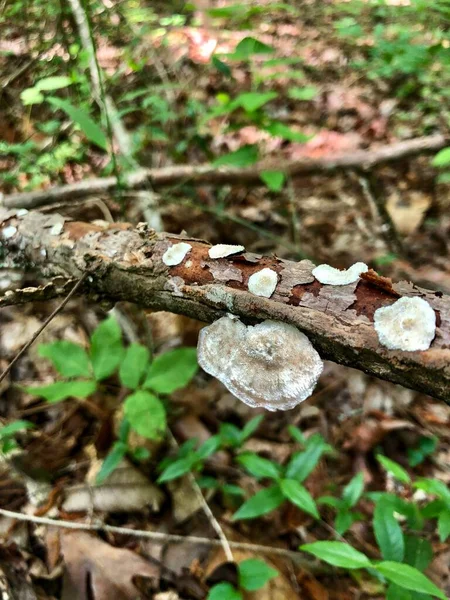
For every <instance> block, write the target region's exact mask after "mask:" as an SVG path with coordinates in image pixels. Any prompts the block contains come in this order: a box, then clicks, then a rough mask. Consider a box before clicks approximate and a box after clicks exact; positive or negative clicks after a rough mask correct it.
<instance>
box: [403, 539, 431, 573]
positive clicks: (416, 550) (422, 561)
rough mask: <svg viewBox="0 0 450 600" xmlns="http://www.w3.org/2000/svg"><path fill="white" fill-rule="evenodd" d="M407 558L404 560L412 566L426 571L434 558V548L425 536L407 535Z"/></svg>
mask: <svg viewBox="0 0 450 600" xmlns="http://www.w3.org/2000/svg"><path fill="white" fill-rule="evenodd" d="M404 537H405V558H404V559H403V562H405V563H406V564H408V565H411V567H415V568H416V569H419V571H422V572H423V571H425V569H426V568H428V566H429V564H430V563H431V561H432V559H433V548H432V546H431V544H430V542H429V541H428V540H427V539H425V538H424V537H418V536H416V535H405V536H404Z"/></svg>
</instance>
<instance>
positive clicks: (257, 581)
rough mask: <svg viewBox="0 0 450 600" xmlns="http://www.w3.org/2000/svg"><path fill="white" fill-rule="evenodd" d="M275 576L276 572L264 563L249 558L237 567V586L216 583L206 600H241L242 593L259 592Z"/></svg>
mask: <svg viewBox="0 0 450 600" xmlns="http://www.w3.org/2000/svg"><path fill="white" fill-rule="evenodd" d="M277 575H278V571H276V570H275V569H272V567H269V565H267V564H266V563H265V562H264V561H262V560H259V559H257V558H249V559H247V560H244V561H242V562H241V563H239V565H238V586H237V587H235V586H234V585H232V584H231V583H228V582H222V583H218V584H216V585H214V586H213V587H212V588H211V589H210V591H209V594H208V597H207V600H243V592H255V591H257V590H260V589H261V588H263V587H264V586H265V585H266V584H267V583H268V582H269V581H270V580H271V579H273V578H274V577H277Z"/></svg>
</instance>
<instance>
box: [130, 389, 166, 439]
mask: <svg viewBox="0 0 450 600" xmlns="http://www.w3.org/2000/svg"><path fill="white" fill-rule="evenodd" d="M124 412H125V416H126V418H127V419H128V421H129V423H130V425H131V427H132V428H133V429H134V431H136V432H137V433H138V434H139V435H142V436H143V437H145V438H148V439H150V440H157V439H160V438H161V437H162V435H163V433H164V432H165V430H166V410H165V408H164V405H163V403H162V402H161V400H160V399H159V398H157V397H156V396H154V395H153V394H150V392H144V391H143V390H139V391H137V392H134V394H131V396H128V398H127V399H126V400H125V404H124Z"/></svg>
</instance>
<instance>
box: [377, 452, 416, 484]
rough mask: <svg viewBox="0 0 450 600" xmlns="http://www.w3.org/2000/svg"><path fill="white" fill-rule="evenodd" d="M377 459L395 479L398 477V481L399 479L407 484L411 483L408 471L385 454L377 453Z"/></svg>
mask: <svg viewBox="0 0 450 600" xmlns="http://www.w3.org/2000/svg"><path fill="white" fill-rule="evenodd" d="M377 461H378V462H379V463H380V465H381V466H382V467H384V468H385V469H386V471H387V472H388V473H391V475H393V476H394V477H395V479H398V481H401V482H402V483H405V484H407V485H408V484H409V483H411V477H410V476H409V474H408V472H407V471H405V469H404V468H403V467H401V466H400V465H399V464H398V463H396V462H395V461H393V460H391V459H390V458H387V456H383V455H382V454H377Z"/></svg>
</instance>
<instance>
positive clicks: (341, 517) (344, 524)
mask: <svg viewBox="0 0 450 600" xmlns="http://www.w3.org/2000/svg"><path fill="white" fill-rule="evenodd" d="M357 520H358V518H357V516H356V515H355V514H354V513H352V512H351V511H350V510H348V509H344V510H341V511H339V512H338V514H337V515H336V519H335V521H334V528H335V530H336V533H338V534H339V535H344V533H345V532H346V531H347V530H348V529H349V528H350V527H351V526H352V525H353V523H354V522H355V521H357Z"/></svg>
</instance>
